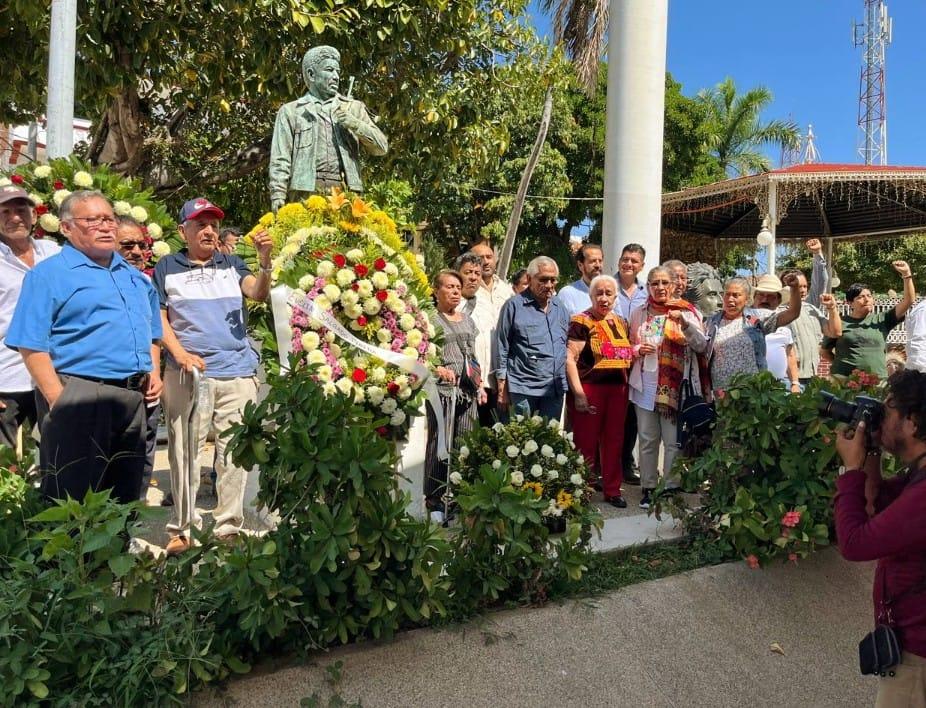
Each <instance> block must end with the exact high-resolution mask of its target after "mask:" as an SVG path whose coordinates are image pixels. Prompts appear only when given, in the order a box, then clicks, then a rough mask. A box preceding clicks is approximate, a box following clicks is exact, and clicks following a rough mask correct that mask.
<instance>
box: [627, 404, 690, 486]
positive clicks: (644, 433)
mask: <svg viewBox="0 0 926 708" xmlns="http://www.w3.org/2000/svg"><path fill="white" fill-rule="evenodd" d="M634 406H636V409H637V443H638V444H639V446H640V451H639V455H638V457H637V459H638V461H639V463H640V486H641V487H645V488H646V489H655V488H656V484H657V483H658V482H659V443H662V474H663V476H664V477H665V481H666V486H667V487H677V486H679V479H678V477H677V476H676V477H673V476H671V474H670V472H671V470H672V463H673V462H675V456H676V455H677V454H678V447H677V446H676V444H675V442H676V440H677V435H678V434H677V427H676V425H675V422H674V421H672V420H669V419H668V418H664V417H663V416H661V415H659V413H657V412H656V411H648V410H646V409H645V408H641V407H640V406H637V405H636V404H634Z"/></svg>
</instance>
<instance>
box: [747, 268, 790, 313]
mask: <svg viewBox="0 0 926 708" xmlns="http://www.w3.org/2000/svg"><path fill="white" fill-rule="evenodd" d="M753 291H754V292H757V293H778V294H779V295H781V304H782V305H787V304H788V301H789V300H790V299H791V289H790V288H786V287H783V286H782V284H781V281H780V280H779V279H778V277H777V276H774V275H772V274H771V273H767V274H765V275H763V276H761V277H760V278H759V280H758V281H756V285H755V287H754V288H753Z"/></svg>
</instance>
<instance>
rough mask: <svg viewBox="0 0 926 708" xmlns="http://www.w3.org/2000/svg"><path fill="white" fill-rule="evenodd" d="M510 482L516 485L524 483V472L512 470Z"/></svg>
mask: <svg viewBox="0 0 926 708" xmlns="http://www.w3.org/2000/svg"><path fill="white" fill-rule="evenodd" d="M511 483H512V484H513V485H514V486H516V487H520V486H521V485H522V484H524V473H523V472H520V471H518V470H515V471H514V472H512V473H511Z"/></svg>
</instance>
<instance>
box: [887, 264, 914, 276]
mask: <svg viewBox="0 0 926 708" xmlns="http://www.w3.org/2000/svg"><path fill="white" fill-rule="evenodd" d="M891 265H892V266H894V270H896V271H897V272H898V273H899V274H900V277H901V278H906V277H907V276H908V275H910V266H909V265H908V264H907V262H906V261H894V262H893V263H891Z"/></svg>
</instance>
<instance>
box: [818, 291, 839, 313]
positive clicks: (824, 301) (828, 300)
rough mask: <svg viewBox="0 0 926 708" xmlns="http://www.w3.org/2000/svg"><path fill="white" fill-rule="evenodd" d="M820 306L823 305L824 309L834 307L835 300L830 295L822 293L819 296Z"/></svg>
mask: <svg viewBox="0 0 926 708" xmlns="http://www.w3.org/2000/svg"><path fill="white" fill-rule="evenodd" d="M820 304H821V305H823V307H825V308H826V309H830V308H831V307H836V298H835V297H833V294H832V293H823V294H822V295H821V296H820Z"/></svg>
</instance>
